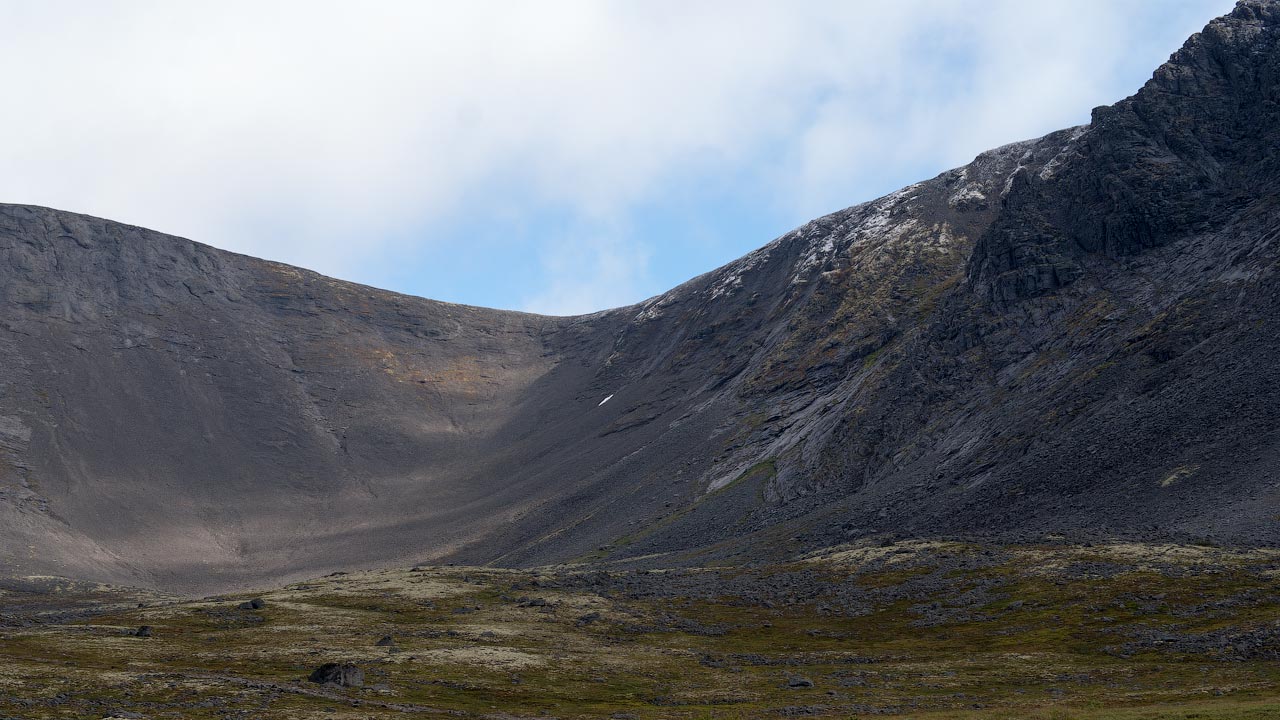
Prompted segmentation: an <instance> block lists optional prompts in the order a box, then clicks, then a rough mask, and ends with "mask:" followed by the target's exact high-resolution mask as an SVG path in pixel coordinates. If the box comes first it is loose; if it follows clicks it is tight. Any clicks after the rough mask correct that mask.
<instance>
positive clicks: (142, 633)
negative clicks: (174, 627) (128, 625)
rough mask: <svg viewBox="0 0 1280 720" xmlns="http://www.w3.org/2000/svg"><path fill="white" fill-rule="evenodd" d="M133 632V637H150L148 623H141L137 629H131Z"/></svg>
mask: <svg viewBox="0 0 1280 720" xmlns="http://www.w3.org/2000/svg"><path fill="white" fill-rule="evenodd" d="M133 634H134V636H135V637H151V626H150V625H143V626H142V627H140V628H138V629H137V630H134V631H133Z"/></svg>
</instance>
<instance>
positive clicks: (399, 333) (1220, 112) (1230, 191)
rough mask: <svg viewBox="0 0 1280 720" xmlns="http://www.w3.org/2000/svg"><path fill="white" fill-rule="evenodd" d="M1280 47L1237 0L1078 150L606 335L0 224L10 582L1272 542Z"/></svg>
mask: <svg viewBox="0 0 1280 720" xmlns="http://www.w3.org/2000/svg"><path fill="white" fill-rule="evenodd" d="M1277 28H1280V9H1278V6H1277V4H1276V3H1274V2H1272V1H1271V0H1245V2H1241V3H1240V4H1238V5H1237V7H1236V9H1235V10H1234V11H1233V12H1232V13H1231V14H1229V15H1227V16H1224V17H1223V18H1219V19H1217V20H1214V21H1212V22H1211V23H1210V24H1209V25H1208V26H1207V27H1206V29H1205V30H1204V31H1203V32H1202V33H1198V34H1197V35H1194V36H1192V38H1191V39H1189V40H1188V41H1187V43H1186V44H1185V45H1184V47H1183V48H1182V49H1181V50H1179V51H1178V52H1176V53H1174V55H1173V56H1172V57H1171V59H1170V61H1169V62H1168V63H1166V64H1165V65H1163V66H1161V68H1159V69H1158V70H1157V71H1156V72H1155V73H1154V74H1153V77H1152V79H1151V80H1150V81H1148V83H1147V84H1146V85H1144V87H1143V88H1142V89H1141V90H1140V91H1139V92H1138V93H1137V94H1135V95H1134V96H1131V97H1130V98H1127V99H1125V100H1122V101H1120V102H1119V103H1117V104H1115V105H1113V106H1108V107H1107V108H1100V109H1096V110H1095V111H1094V113H1093V119H1092V122H1091V123H1090V124H1089V125H1088V126H1080V127H1076V128H1068V129H1065V130H1060V131H1057V132H1054V133H1050V134H1048V135H1046V136H1044V137H1043V138H1039V139H1035V140H1029V141H1023V142H1019V143H1013V144H1010V145H1006V146H1003V147H1001V148H997V149H995V150H991V151H988V152H986V153H982V154H980V155H979V156H978V157H977V158H975V160H974V161H973V162H971V163H969V164H968V165H966V166H964V167H962V168H957V169H955V170H951V171H947V172H944V173H942V174H940V175H938V176H936V177H934V178H932V179H929V180H925V181H922V182H920V183H916V184H913V185H910V186H907V187H906V188H903V189H902V190H899V191H897V192H894V193H891V194H889V195H886V196H884V197H882V198H879V199H876V200H873V201H870V202H867V203H862V204H860V205H856V206H853V207H851V208H846V209H844V210H840V211H837V212H834V213H831V214H828V215H826V216H823V217H821V218H818V219H816V220H813V221H811V222H809V223H806V224H804V225H802V226H801V227H799V228H797V229H795V230H793V231H791V232H789V233H786V234H784V235H783V236H781V237H779V238H778V239H776V240H774V241H772V242H770V243H769V244H767V245H765V246H764V247H762V248H760V249H758V250H755V251H753V252H751V253H748V254H747V255H745V256H744V257H742V258H740V259H738V260H735V261H733V262H731V263H728V264H726V265H724V266H722V267H720V268H717V269H715V270H712V271H711V272H708V273H705V274H703V275H700V276H698V277H696V278H693V279H691V280H689V281H688V282H686V283H683V284H681V285H680V286H678V287H676V288H673V289H672V290H670V291H668V292H666V293H663V294H661V295H658V296H655V297H653V298H650V299H648V300H645V301H643V302H641V303H637V304H635V305H631V306H626V307H623V308H614V309H610V310H606V311H601V312H599V313H593V314H590V315H585V316H568V317H552V316H540V315H533V314H527V313H519V312H516V311H504V310H490V309H486V308H476V307H471V306H465V305H454V304H450V303H442V302H439V301H432V300H426V299H423V298H415V297H413V296H407V295H400V294H396V293H391V292H387V291H380V290H376V289H373V288H368V287H365V286H360V285H357V284H354V283H346V282H344V281H337V280H333V279H330V278H325V277H323V276H320V275H318V274H316V273H311V272H310V271H305V270H302V269H299V268H293V267H291V266H287V265H283V264H280V263H271V262H268V261H262V260H258V259H255V258H252V257H250V256H246V255H237V254H234V253H227V252H225V251H219V250H216V249H213V248H210V247H208V246H205V245H201V244H199V243H194V242H191V241H186V240H182V239H180V238H173V237H172V236H166V235H162V234H159V233H153V232H151V231H148V230H145V229H142V228H137V227H134V226H126V225H120V224H115V223H111V222H110V221H105V220H100V219H96V218H90V217H89V216H82V215H75V214H71V213H64V212H61V211H55V210H48V209H41V208H34V207H31V206H15V205H2V206H0V253H3V258H4V264H3V272H4V274H5V277H4V282H3V284H2V285H0V299H3V301H4V303H5V306H6V307H7V308H8V311H7V312H6V315H5V317H4V318H3V328H4V330H5V332H4V333H3V335H2V336H0V359H3V361H4V362H3V363H0V408H2V409H0V519H3V522H2V523H0V527H3V529H0V539H3V543H0V563H2V564H0V574H57V575H67V576H73V577H81V578H86V579H94V580H109V581H113V582H127V583H133V584H143V585H150V586H155V587H164V588H168V589H179V590H184V591H204V590H209V589H220V588H225V587H233V586H240V585H245V584H252V583H255V582H266V581H271V582H277V581H284V580H289V579H297V578H301V577H305V576H308V575H314V574H318V573H320V572H324V571H331V570H335V569H344V568H349V567H368V566H374V565H379V564H389V563H395V562H416V561H419V560H436V561H456V562H466V563H472V564H482V563H496V564H510V565H534V564H543V563H553V562H564V561H568V560H578V561H592V562H607V563H614V564H617V565H622V566H629V565H644V564H646V563H650V564H651V563H662V564H667V565H680V564H698V563H708V562H727V563H744V562H757V561H767V560H771V559H783V558H787V557H791V556H793V555H794V554H796V553H800V552H803V551H807V550H811V549H813V548H815V547H822V546H826V545H831V544H835V543H838V542H842V541H845V540H849V539H856V538H861V537H887V538H893V537H925V536H956V537H995V538H1000V539H1005V540H1015V541H1030V540H1034V539H1037V538H1043V537H1045V536H1046V535H1074V536H1078V537H1079V538H1080V539H1088V538H1093V537H1099V536H1102V537H1111V538H1117V537H1118V538H1126V537H1134V538H1147V539H1151V538H1179V539H1184V540H1185V539H1198V540H1211V541H1215V542H1229V543H1262V544H1273V543H1275V542H1277V541H1278V540H1280V535H1278V534H1277V530H1276V528H1275V526H1274V523H1273V522H1272V521H1271V520H1270V519H1269V518H1270V517H1271V515H1272V514H1274V510H1273V509H1274V508H1275V507H1276V504H1277V503H1276V501H1277V500H1278V499H1280V496H1278V495H1277V493H1278V492H1280V489H1278V488H1277V485H1276V482H1275V480H1274V478H1275V477H1277V471H1280V443H1278V442H1277V432H1278V431H1280V394H1278V391H1274V390H1272V389H1271V387H1270V385H1271V383H1269V382H1268V378H1270V377H1274V376H1275V372H1276V371H1278V370H1280V368H1278V367H1276V365H1277V361H1275V360H1273V359H1272V358H1276V357H1280V352H1277V351H1280V347H1277V345H1278V344H1280V343H1278V342H1277V341H1276V339H1275V338H1277V337H1280V333H1276V332H1274V330H1275V329H1276V328H1275V320H1274V318H1275V313H1274V312H1273V311H1274V309H1275V298H1276V295H1277V293H1276V292H1275V290H1276V279H1275V275H1274V272H1275V267H1276V258H1277V257H1280V250H1277V247H1276V239H1277V234H1278V227H1277V221H1276V219H1275V218H1276V217H1280V199H1277V195H1276V192H1275V188H1276V187H1277V179H1278V178H1280V172H1277V170H1278V168H1277V164H1276V163H1277V160H1276V158H1277V157H1280V152H1277V147H1276V145H1277V140H1278V139H1277V133H1276V132H1275V128H1277V127H1280V122H1277V120H1278V118H1277V117H1276V116H1277V108H1278V107H1280V101H1278V99H1277V93H1280V82H1277V79H1278V78H1280V53H1277V52H1276V43H1277V41H1278V40H1277V38H1278V37H1280V31H1278V30H1277Z"/></svg>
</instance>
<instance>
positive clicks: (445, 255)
mask: <svg viewBox="0 0 1280 720" xmlns="http://www.w3.org/2000/svg"><path fill="white" fill-rule="evenodd" d="M1230 6H1231V2H1230V0H1184V1H1182V2H1170V1H1162V2H1155V1H1154V0H1151V1H1150V2H1138V1H1137V0H1094V1H1084V2H1072V3H1027V2H1015V1H1013V0H1003V1H996V2H976V1H974V2H943V1H942V0H931V1H928V2H924V1H921V2H904V1H903V0H892V1H887V2H880V3H871V2H865V3H851V2H830V3H827V2H807V3H785V2H772V3H763V2H742V1H741V0H735V1H734V2H716V1H709V2H700V3H688V2H633V3H608V2H545V3H527V2H510V3H500V2H469V3H457V4H448V5H447V4H444V3H434V2H433V3H425V2H390V1H383V2H377V3H327V2H316V1H314V0H310V1H307V2H221V3H211V4H202V5H197V4H191V3H182V4H179V3H172V2H59V1H57V0H50V1H47V2H2V1H0V41H2V42H0V67H2V68H3V69H4V71H5V79H6V95H5V97H6V98H7V102H6V104H5V109H4V112H3V113H0V134H2V136H3V137H4V139H5V142H4V144H3V146H2V148H0V200H2V201H6V202H28V203H36V204H42V205H51V206H55V207H59V208H64V209H70V210H77V211H81V212H87V213H91V214H95V215H100V216H105V217H110V218H112V219H117V220H122V221H125V222H131V223H135V224H139V225H145V226H148V227H152V228H155V229H158V230H163V231H166V232H172V233H175V234H179V235H183V236H186V237H190V238H192V239H196V240H200V241H203V242H208V243H210V244H213V245H216V246H219V247H223V248H227V249H231V250H236V251H240V252H246V253H251V254H254V255H259V256H264V257H268V258H272V259H278V260H283V261H286V262H291V263H294V264H299V265H303V266H307V267H310V268H314V269H316V270H319V271H321V272H325V273H329V274H333V275H337V276H339V277H344V278H349V279H353V280H358V281H361V282H369V283H371V284H377V285H383V286H392V287H393V289H398V290H403V291H408V292H415V293H418V294H424V295H428V296H433V297H442V299H449V300H460V301H468V302H479V303H485V304H494V305H500V306H506V307H517V308H525V309H532V310H537V311H544V312H564V313H567V312H582V311H590V310H597V309H600V308H603V307H605V306H609V305H616V304H622V303H628V302H634V301H637V300H639V299H642V298H643V297H645V296H646V295H649V294H652V293H654V292H658V291H661V290H663V289H665V287H666V286H667V285H670V284H673V281H676V282H678V281H679V280H681V279H684V278H685V277H688V276H692V275H695V274H697V273H699V272H703V271H705V270H708V269H710V267H711V265H712V264H714V263H718V262H723V261H726V260H728V259H730V258H731V257H733V256H735V255H737V254H740V253H741V252H744V251H746V250H748V249H750V248H752V247H755V246H758V245H760V244H763V243H764V242H766V241H768V240H769V239H770V237H771V236H772V235H774V234H777V233H778V232H780V231H782V230H785V229H786V228H787V227H788V226H790V225H794V224H796V223H799V222H801V221H803V220H805V219H807V218H808V217H811V216H813V215H817V214H820V213H823V212H827V211H830V210H833V209H836V208H838V207H841V206H844V205H849V204H852V203H854V202H857V201H860V200H865V199H869V198H870V197H871V196H873V195H876V194H880V193H883V192H887V191H889V190H892V189H894V188H895V187H897V186H898V185H901V184H903V183H904V182H908V181H911V180H915V179H920V177H921V176H923V175H926V174H927V175H931V174H934V173H936V172H939V171H941V170H943V169H945V168H947V167H950V166H954V165H957V164H961V163H963V162H966V161H967V160H969V159H970V158H971V157H972V156H973V155H974V154H976V153H977V152H979V151H981V150H983V149H985V148H987V147H991V146H994V145H999V144H1003V143H1005V142H1009V141H1012V140H1017V139H1022V138H1025V137H1030V136H1035V135H1040V134H1043V133H1044V132H1047V131H1049V130H1052V129H1054V128H1056V127H1061V126H1066V125H1071V124H1075V123H1079V122H1084V121H1086V120H1087V117H1088V110H1089V108H1091V107H1092V106H1094V105H1097V104H1101V103H1109V102H1113V101H1115V100H1117V99H1119V97H1120V96H1122V95H1124V94H1127V93H1128V92H1131V91H1132V90H1134V89H1136V87H1137V84H1138V83H1140V82H1141V81H1142V80H1143V79H1145V78H1146V77H1148V76H1149V73H1150V71H1151V70H1152V69H1153V68H1154V67H1155V65H1157V64H1158V63H1159V62H1161V61H1162V60H1163V59H1164V58H1165V57H1167V56H1168V54H1169V52H1171V51H1172V50H1174V49H1175V48H1176V47H1177V46H1178V44H1179V43H1181V41H1182V39H1183V38H1184V37H1185V36H1186V35H1187V34H1189V33H1190V32H1192V31H1194V30H1196V29H1198V28H1199V27H1200V26H1201V25H1203V23H1204V22H1205V21H1207V20H1208V19H1209V18H1211V17H1213V16H1214V15H1217V14H1221V13H1222V12H1225V11H1226V10H1228V9H1229V8H1230Z"/></svg>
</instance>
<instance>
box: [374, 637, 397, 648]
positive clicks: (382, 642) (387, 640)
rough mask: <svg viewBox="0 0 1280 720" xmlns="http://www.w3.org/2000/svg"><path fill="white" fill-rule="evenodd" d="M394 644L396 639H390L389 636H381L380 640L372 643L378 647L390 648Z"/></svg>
mask: <svg viewBox="0 0 1280 720" xmlns="http://www.w3.org/2000/svg"><path fill="white" fill-rule="evenodd" d="M395 644H396V639H395V638H393V637H391V636H390V635H383V636H382V639H381V640H379V641H378V642H376V643H374V645H377V646H378V647H391V646H392V645H395Z"/></svg>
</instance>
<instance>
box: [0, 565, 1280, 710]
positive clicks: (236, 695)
mask: <svg viewBox="0 0 1280 720" xmlns="http://www.w3.org/2000/svg"><path fill="white" fill-rule="evenodd" d="M1278 573H1280V551H1273V550H1230V549H1221V548H1211V547H1199V546H1150V545H1127V544H1108V545H1097V546H1089V547H1080V546H1070V545H1065V544H1054V543H1052V542H1046V543H1045V544H1041V545H1035V546H1019V547H986V546H979V545H972V544H960V543H947V542H914V543H900V544H896V545H891V546H878V545H867V546H851V547H847V548H840V549H836V550H833V551H829V552H826V553H823V554H821V555H816V556H813V557H809V558H804V559H800V560H797V561H795V562H792V563H788V564H785V565H772V566H767V567H755V568H719V569H699V570H669V571H643V570H614V571H610V570H607V569H600V568H598V567H558V568H544V569H539V570H536V571H515V570H499V569H493V568H461V567H426V568H414V569H412V570H385V571H372V572H353V573H350V574H337V575H333V576H329V577H325V578H321V579H317V580H313V581H308V582H304V583H298V584H295V585H291V586H288V587H285V588H281V589H278V590H273V591H269V592H262V593H255V594H243V595H235V596H224V597H211V598H204V599H202V600H188V599H181V598H171V597H165V596H160V595H155V594H152V593H147V592H142V591H132V590H125V589H118V588H108V587H102V586H91V585H86V584H82V583H74V582H70V581H61V580H56V579H48V578H43V579H42V578H27V579H20V580H10V581H5V582H4V583H3V584H0V587H3V588H4V590H3V591H0V718H32V719H34V718H104V717H120V718H332V719H335V720H337V719H341V718H384V717H402V716H412V715H424V716H460V717H473V716H478V717H492V718H512V717H559V718H617V719H622V718H726V719H730V718H742V719H744V720H745V719H747V718H767V717H791V716H799V717H828V718H845V717H864V716H879V715H890V716H898V717H912V718H916V717H919V718H934V719H939V720H940V719H943V718H955V719H957V720H958V719H961V718H1039V719H1042V720H1051V719H1053V720H1065V719H1067V718H1115V719H1117V720H1119V719H1125V720H1139V719H1142V720H1150V719H1155V718H1200V719H1205V720H1207V719H1220V720H1227V719H1233V720H1235V719H1240V720H1243V719H1245V718H1250V719H1252V718H1259V719H1260V718H1275V717H1280V583H1278V582H1277V579H1278ZM253 598H261V600H262V601H263V602H262V603H260V604H261V607H256V608H255V607H252V606H248V607H245V608H243V609H242V608H241V603H245V602H247V601H249V600H251V599H253ZM144 625H145V626H150V633H149V636H145V635H147V633H141V634H139V633H138V632H137V631H138V628H140V627H141V626H144ZM140 635H142V636H140ZM384 638H389V640H386V639H384ZM379 640H383V642H382V644H379V643H378V641H379ZM331 662H332V663H350V664H352V665H355V666H356V667H358V668H359V669H360V670H361V671H362V673H363V685H362V686H360V687H339V686H336V685H321V684H317V683H313V682H309V681H308V679H307V678H308V676H309V675H310V674H311V673H312V671H313V670H314V669H316V668H317V667H319V666H321V665H322V664H324V663H331Z"/></svg>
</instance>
